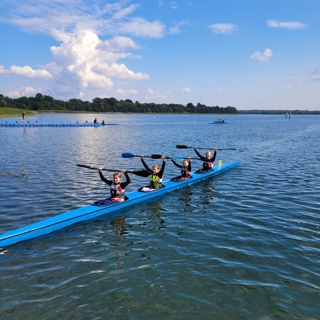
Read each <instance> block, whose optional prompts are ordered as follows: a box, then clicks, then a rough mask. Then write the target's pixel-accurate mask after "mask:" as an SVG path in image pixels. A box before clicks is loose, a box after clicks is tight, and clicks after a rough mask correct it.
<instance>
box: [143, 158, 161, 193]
mask: <svg viewBox="0 0 320 320" xmlns="http://www.w3.org/2000/svg"><path fill="white" fill-rule="evenodd" d="M143 157H144V156H143V155H141V156H140V158H141V162H142V164H143V166H144V167H145V168H146V169H147V170H148V171H149V172H150V176H149V181H150V184H149V186H147V187H143V188H141V189H139V190H140V191H153V190H157V189H160V188H162V187H163V186H162V176H163V173H164V168H165V166H166V157H165V156H162V157H161V159H162V165H161V169H160V168H159V166H158V165H157V164H154V165H153V166H152V169H150V168H149V167H148V165H147V164H146V162H145V161H144V159H143Z"/></svg>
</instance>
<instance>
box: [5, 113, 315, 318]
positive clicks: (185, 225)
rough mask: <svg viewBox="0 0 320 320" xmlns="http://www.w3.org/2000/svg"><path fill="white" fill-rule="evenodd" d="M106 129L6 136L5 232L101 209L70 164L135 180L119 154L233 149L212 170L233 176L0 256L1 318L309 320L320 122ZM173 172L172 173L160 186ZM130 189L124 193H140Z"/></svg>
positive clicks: (178, 119) (269, 120)
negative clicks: (223, 167)
mask: <svg viewBox="0 0 320 320" xmlns="http://www.w3.org/2000/svg"><path fill="white" fill-rule="evenodd" d="M36 117H37V119H38V120H39V121H49V120H50V121H61V117H64V119H63V120H65V121H84V120H86V119H88V120H91V119H94V118H95V117H97V118H98V120H99V118H101V119H102V116H101V115H95V114H92V115H71V114H68V115H61V114H59V115H58V114H54V115H37V116H36ZM103 118H104V119H105V121H106V122H112V123H119V126H109V127H103V128H102V127H100V128H90V127H87V128H86V127H85V128H83V127H82V128H72V127H68V128H52V127H42V128H0V142H1V147H0V232H1V233H2V232H5V231H8V230H11V229H14V228H18V227H21V226H24V225H26V224H29V223H32V222H36V221H39V220H41V219H44V218H47V217H51V216H54V215H57V214H59V213H62V212H65V211H68V210H72V209H75V208H78V207H82V206H84V205H87V204H91V203H93V202H94V201H96V200H97V199H100V198H103V197H105V195H106V193H107V189H106V187H105V184H104V183H103V182H102V181H101V180H100V178H99V176H98V174H97V173H96V172H95V171H91V170H83V169H80V168H79V167H77V166H76V164H77V163H82V164H87V165H90V166H104V167H105V168H107V167H109V168H119V169H127V170H137V169H142V168H141V162H140V159H139V158H135V157H134V158H130V159H124V158H122V157H121V153H122V152H132V153H134V154H145V155H148V154H160V153H163V154H165V155H173V156H174V155H178V156H184V157H185V156H191V157H194V156H195V155H194V154H193V150H187V149H186V150H178V149H176V148H175V146H176V145H177V144H187V145H197V146H199V147H200V146H204V147H205V146H211V145H212V148H214V147H217V148H236V149H237V150H236V151H218V157H217V159H221V160H222V161H223V163H226V162H229V161H235V160H239V161H241V166H240V167H239V168H236V169H234V170H231V171H228V172H226V173H225V174H222V175H221V176H218V177H216V178H214V179H210V180H207V181H203V182H201V183H197V184H195V185H190V186H188V187H186V188H184V189H180V190H176V191H174V192H172V193H169V194H167V195H165V196H163V197H160V198H158V199H157V198H156V199H154V200H152V201H150V202H146V203H142V204H139V205H135V206H132V207H129V208H126V209H123V210H120V211H119V212H117V213H114V214H111V215H107V216H103V217H99V219H96V220H93V221H87V222H86V223H81V224H78V225H75V226H71V227H70V228H66V229H65V230H61V231H60V232H56V233H53V234H51V235H48V236H46V237H41V238H39V239H35V240H33V241H29V242H25V243H20V244H17V245H14V246H12V247H9V248H7V249H6V250H3V251H2V252H1V254H0V260H1V264H0V273H1V289H2V292H1V296H0V300H1V307H0V318H1V319H2V318H4V319H22V318H23V319H24V320H27V319H34V315H35V314H37V318H39V319H53V318H57V317H60V318H62V319H70V318H74V317H76V318H77V319H106V318H108V319H150V318H152V319H183V320H185V319H200V318H201V319H260V320H262V319H288V320H289V319H290V320H291V319H310V320H314V319H317V317H318V316H317V312H316V310H320V305H319V302H318V301H319V299H318V293H319V288H320V283H319V271H318V265H319V258H320V256H319V239H320V228H319V223H318V218H319V213H320V210H319V207H320V201H319V193H320V185H319V178H320V173H319V170H317V163H319V160H320V151H319V148H318V144H319V141H320V139H319V138H320V130H319V129H320V123H319V118H318V117H311V116H292V117H291V119H290V121H288V120H287V119H285V117H284V116H228V123H227V124H225V125H223V126H214V125H211V126H210V125H208V122H209V121H210V120H211V119H208V116H207V115H192V116H191V115H124V114H110V115H109V114H108V115H103ZM208 137H210V138H208ZM153 162H155V163H159V164H161V160H160V161H159V162H158V160H157V159H154V160H153ZM193 167H194V168H193V169H194V170H196V169H198V168H200V167H201V162H199V163H195V162H194V163H193ZM176 174H177V169H176V167H174V166H173V165H172V164H171V163H169V162H168V163H167V166H166V170H165V174H164V180H166V179H169V178H171V177H173V176H176ZM131 179H132V183H131V184H130V185H129V186H128V188H127V191H128V192H130V191H132V190H137V189H138V188H139V187H141V186H142V185H145V182H146V180H145V178H141V177H138V176H134V175H131ZM53 310H54V311H53Z"/></svg>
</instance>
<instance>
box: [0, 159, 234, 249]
mask: <svg viewBox="0 0 320 320" xmlns="http://www.w3.org/2000/svg"><path fill="white" fill-rule="evenodd" d="M239 165H240V162H230V163H226V164H222V165H221V166H217V165H216V166H214V168H213V171H210V172H206V173H202V174H198V173H192V178H190V179H188V180H182V181H178V182H174V181H170V180H167V181H164V182H163V185H164V187H163V188H161V189H158V190H154V191H150V192H141V191H133V192H129V193H127V197H128V200H125V201H124V202H119V203H116V204H112V205H109V206H96V205H88V206H85V207H82V208H79V209H75V210H72V211H69V212H65V213H62V214H60V215H57V216H54V217H51V218H48V219H45V220H42V221H39V222H36V223H33V224H30V225H27V226H25V227H22V228H19V229H15V230H12V231H9V232H6V233H3V234H2V235H0V248H4V247H8V246H10V245H13V244H15V243H18V242H22V241H26V240H31V239H34V238H38V237H40V236H44V235H47V234H49V233H52V232H55V231H58V230H61V229H63V228H65V227H68V226H71V225H73V224H76V223H79V222H83V221H86V220H90V219H95V218H97V217H99V216H101V215H105V214H107V213H111V212H114V211H117V210H120V209H123V208H126V207H128V206H131V205H134V204H137V203H140V202H142V201H148V200H150V199H152V198H155V197H158V196H162V195H164V194H166V193H168V192H171V191H173V190H176V189H179V188H183V187H185V186H187V185H190V184H193V183H195V182H199V181H202V180H205V179H208V178H210V177H214V176H216V175H219V174H221V173H223V172H225V171H227V170H229V169H231V168H235V167H237V166H239Z"/></svg>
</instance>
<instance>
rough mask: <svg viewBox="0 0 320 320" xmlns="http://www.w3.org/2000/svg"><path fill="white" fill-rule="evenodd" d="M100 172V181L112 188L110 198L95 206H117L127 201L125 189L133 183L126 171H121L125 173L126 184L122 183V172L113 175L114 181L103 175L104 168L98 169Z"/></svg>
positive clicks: (100, 201) (98, 202)
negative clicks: (116, 204)
mask: <svg viewBox="0 0 320 320" xmlns="http://www.w3.org/2000/svg"><path fill="white" fill-rule="evenodd" d="M98 172H99V175H100V179H101V180H102V181H103V182H105V183H106V184H107V185H109V186H110V194H111V196H110V198H107V199H104V200H99V201H97V202H96V203H95V205H99V206H107V205H110V204H115V203H119V202H122V201H124V200H125V199H126V196H125V188H126V187H127V186H128V184H129V183H130V182H131V180H130V177H129V175H128V173H127V171H126V170H121V172H123V173H124V175H125V177H126V181H125V182H121V179H122V175H121V173H120V172H115V173H114V174H113V180H108V179H107V178H106V177H105V176H104V175H103V174H102V168H98Z"/></svg>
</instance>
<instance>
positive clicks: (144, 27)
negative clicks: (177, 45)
mask: <svg viewBox="0 0 320 320" xmlns="http://www.w3.org/2000/svg"><path fill="white" fill-rule="evenodd" d="M119 31H121V32H124V33H126V34H132V35H135V36H139V37H149V38H162V37H163V36H164V31H165V25H164V24H162V23H161V22H160V21H153V22H149V21H147V20H146V19H144V18H140V17H135V18H132V19H131V20H130V21H127V22H125V23H123V24H122V25H121V26H119Z"/></svg>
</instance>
